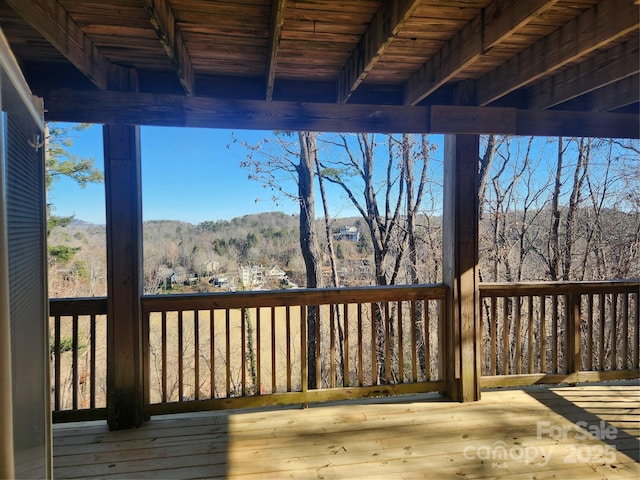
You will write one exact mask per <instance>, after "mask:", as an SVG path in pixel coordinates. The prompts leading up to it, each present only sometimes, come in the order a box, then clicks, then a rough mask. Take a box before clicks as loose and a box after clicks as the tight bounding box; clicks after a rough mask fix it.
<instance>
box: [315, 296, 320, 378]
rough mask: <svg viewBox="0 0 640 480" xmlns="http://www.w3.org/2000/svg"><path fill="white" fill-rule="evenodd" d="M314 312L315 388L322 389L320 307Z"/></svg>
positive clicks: (316, 306) (316, 307)
mask: <svg viewBox="0 0 640 480" xmlns="http://www.w3.org/2000/svg"><path fill="white" fill-rule="evenodd" d="M314 309H315V312H316V388H317V389H321V388H322V358H321V357H320V345H321V343H322V337H321V336H320V323H321V322H320V318H321V316H322V314H321V308H320V305H315V306H314Z"/></svg>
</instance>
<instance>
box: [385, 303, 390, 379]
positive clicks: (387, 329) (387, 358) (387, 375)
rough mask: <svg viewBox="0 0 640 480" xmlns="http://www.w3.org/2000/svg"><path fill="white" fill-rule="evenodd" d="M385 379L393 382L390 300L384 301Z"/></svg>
mask: <svg viewBox="0 0 640 480" xmlns="http://www.w3.org/2000/svg"><path fill="white" fill-rule="evenodd" d="M383 322H384V379H385V381H386V382H387V384H388V383H391V331H390V330H391V319H390V318H389V302H384V318H383Z"/></svg>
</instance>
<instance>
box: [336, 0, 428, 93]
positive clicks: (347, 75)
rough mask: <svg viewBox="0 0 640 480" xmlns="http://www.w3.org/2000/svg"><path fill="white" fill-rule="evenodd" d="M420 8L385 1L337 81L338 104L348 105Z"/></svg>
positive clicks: (406, 1)
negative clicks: (415, 11) (348, 101)
mask: <svg viewBox="0 0 640 480" xmlns="http://www.w3.org/2000/svg"><path fill="white" fill-rule="evenodd" d="M419 4H420V2H419V1H417V0H400V1H394V2H387V1H383V2H382V3H381V5H380V8H379V9H378V11H377V12H376V13H375V15H374V16H373V19H372V20H371V23H369V25H368V26H367V29H366V30H365V32H364V33H363V34H362V36H361V37H360V40H359V41H358V44H357V45H356V47H355V48H354V49H353V50H352V52H351V55H350V56H349V59H348V60H347V62H346V63H345V65H344V67H343V68H342V71H341V72H340V76H339V77H338V81H337V90H338V98H337V101H338V103H345V102H347V100H349V98H350V97H351V95H352V94H353V92H354V91H355V90H356V89H357V88H358V86H359V85H360V84H361V83H362V82H363V80H364V79H365V78H366V76H367V74H368V73H369V72H370V71H371V70H372V69H373V68H374V67H375V65H376V63H377V62H378V60H380V59H381V58H382V57H383V55H384V53H385V49H386V48H387V47H388V46H389V45H390V44H391V42H392V41H393V39H394V38H395V36H396V35H397V34H398V32H400V30H401V29H402V27H403V26H404V24H405V23H406V22H407V20H408V19H409V17H410V16H411V15H412V13H413V12H414V10H415V9H416V8H417V7H418V5H419Z"/></svg>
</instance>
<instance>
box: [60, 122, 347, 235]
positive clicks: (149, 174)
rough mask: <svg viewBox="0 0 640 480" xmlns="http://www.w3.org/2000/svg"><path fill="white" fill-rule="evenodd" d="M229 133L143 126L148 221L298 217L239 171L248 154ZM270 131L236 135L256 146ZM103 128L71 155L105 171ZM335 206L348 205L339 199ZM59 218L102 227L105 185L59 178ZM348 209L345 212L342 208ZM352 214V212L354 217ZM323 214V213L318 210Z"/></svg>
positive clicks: (78, 141) (79, 138)
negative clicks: (283, 214)
mask: <svg viewBox="0 0 640 480" xmlns="http://www.w3.org/2000/svg"><path fill="white" fill-rule="evenodd" d="M231 134H232V132H231V131H229V130H215V129H195V128H167V127H142V129H141V140H142V142H141V147H142V196H143V200H142V203H143V217H144V220H183V221H187V222H190V223H200V222H202V221H205V220H221V219H230V218H233V217H237V216H241V215H247V214H251V213H260V212H266V211H274V210H278V211H284V212H286V213H295V212H296V210H297V205H296V204H295V203H294V202H292V201H291V200H287V199H281V201H279V203H278V205H275V204H274V203H273V201H272V200H271V197H272V196H273V193H272V192H270V191H269V190H267V189H265V188H263V187H262V186H261V185H260V184H258V183H257V182H256V181H255V180H249V179H248V178H247V177H248V171H247V170H245V169H242V168H241V167H240V162H241V161H242V160H243V159H244V158H245V156H246V150H245V149H244V148H243V147H242V146H241V145H239V144H238V143H235V144H233V143H232V136H231ZM270 134H271V132H264V131H241V132H236V133H235V135H236V137H238V138H241V139H243V140H245V141H247V142H250V143H257V142H258V141H259V140H260V139H261V138H264V136H265V135H270ZM102 148H103V147H102V126H100V125H94V126H91V127H90V128H89V129H87V130H84V131H81V132H76V133H74V137H73V146H72V148H71V150H72V152H73V153H75V154H77V155H80V156H85V157H92V158H94V159H95V161H96V164H97V165H98V166H99V168H100V169H102V168H103V151H102ZM335 200H336V202H337V203H335V204H334V207H335V208H338V209H340V207H341V206H344V205H345V204H346V202H345V200H344V199H341V198H339V197H336V199H335ZM51 201H52V202H53V204H54V206H55V213H56V214H57V215H75V217H76V218H77V219H81V220H85V221H89V222H92V223H100V224H102V223H104V222H105V220H104V208H105V207H104V186H103V185H102V184H99V185H87V186H86V187H85V188H84V189H82V188H80V187H78V186H77V185H76V184H75V183H74V182H72V181H70V180H67V179H60V180H59V181H57V182H56V183H55V184H54V187H53V190H52V191H51ZM342 210H343V211H344V208H342ZM352 213H353V212H351V213H350V214H352ZM319 214H321V212H319Z"/></svg>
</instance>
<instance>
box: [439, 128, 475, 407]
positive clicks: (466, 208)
mask: <svg viewBox="0 0 640 480" xmlns="http://www.w3.org/2000/svg"><path fill="white" fill-rule="evenodd" d="M478 152H479V137H478V135H445V159H444V216H443V222H444V224H443V228H444V239H443V240H444V246H443V280H444V283H445V284H446V285H447V286H448V287H449V299H448V300H449V305H450V308H448V309H447V318H446V325H445V332H444V333H445V337H446V355H447V358H446V360H447V365H446V372H447V374H446V376H447V395H448V396H449V397H450V398H451V399H453V400H458V401H460V402H468V401H474V400H479V399H480V382H479V379H480V348H481V338H480V336H481V328H480V309H479V298H480V297H479V292H478Z"/></svg>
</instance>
